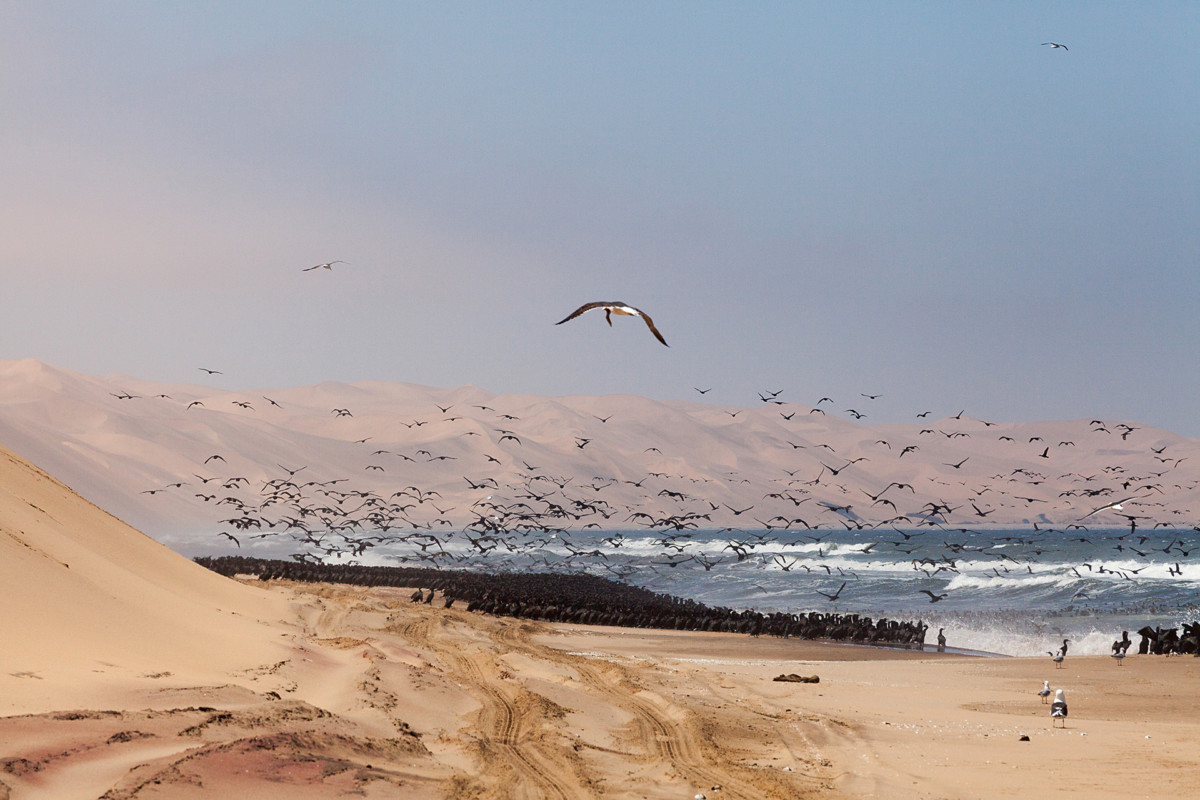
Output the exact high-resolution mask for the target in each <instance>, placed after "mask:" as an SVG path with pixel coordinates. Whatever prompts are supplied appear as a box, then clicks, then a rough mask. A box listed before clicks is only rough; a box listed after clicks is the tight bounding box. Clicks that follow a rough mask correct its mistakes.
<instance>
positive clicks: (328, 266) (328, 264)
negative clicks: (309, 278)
mask: <svg viewBox="0 0 1200 800" xmlns="http://www.w3.org/2000/svg"><path fill="white" fill-rule="evenodd" d="M345 263H346V262H345V261H326V262H325V263H324V264H317V265H316V266H315V267H305V268H304V269H302V270H300V271H301V272H312V271H313V270H314V269H322V268H324V269H328V270H332V269H333V265H334V264H345Z"/></svg>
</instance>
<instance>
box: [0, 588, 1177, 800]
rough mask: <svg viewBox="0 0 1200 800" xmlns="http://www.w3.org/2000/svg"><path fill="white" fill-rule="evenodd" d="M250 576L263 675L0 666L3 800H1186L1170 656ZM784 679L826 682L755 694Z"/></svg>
mask: <svg viewBox="0 0 1200 800" xmlns="http://www.w3.org/2000/svg"><path fill="white" fill-rule="evenodd" d="M247 583H248V584H249V586H251V587H254V590H255V591H256V592H257V593H259V594H262V595H265V596H266V597H267V599H268V600H269V601H270V603H267V604H264V607H270V608H279V607H283V606H285V605H286V607H287V608H288V609H290V610H289V612H288V613H287V614H286V615H283V617H282V618H271V617H267V616H264V617H263V618H261V619H259V620H258V623H259V624H261V625H262V626H263V634H264V635H267V636H271V637H273V638H275V639H277V640H278V641H279V642H280V643H281V646H282V648H283V649H284V650H286V652H285V653H284V657H282V658H281V659H280V660H278V661H273V662H270V663H263V662H262V661H261V660H260V659H261V656H260V655H257V654H255V653H246V654H245V658H244V663H242V664H241V665H239V666H238V667H237V668H234V669H230V668H229V667H228V666H227V665H225V666H220V667H210V668H208V669H207V671H205V670H203V669H199V668H197V669H189V668H188V665H187V664H186V663H176V664H174V665H169V664H168V662H170V660H171V656H170V654H169V653H164V654H163V655H162V663H158V664H150V663H143V662H137V661H130V663H118V662H117V661H113V662H109V663H108V665H107V666H104V665H100V664H99V663H76V664H71V665H60V666H59V667H58V668H56V669H42V670H32V673H33V674H30V671H29V670H24V669H22V668H21V664H20V663H19V662H20V658H19V656H16V657H14V656H13V655H12V654H8V655H7V656H6V657H5V666H6V669H5V670H4V671H3V673H0V697H4V698H5V709H4V715H5V716H3V717H2V718H0V785H2V786H7V787H8V792H7V796H8V797H9V798H11V799H12V800H21V798H35V797H47V796H64V797H65V796H100V795H101V794H105V793H106V792H108V794H106V795H105V796H106V797H109V798H133V797H135V796H136V797H137V798H142V799H143V800H144V799H145V798H172V800H174V799H175V798H190V797H208V796H212V795H213V794H215V793H219V792H222V791H224V792H227V793H232V794H233V795H234V796H237V795H238V794H241V795H242V796H250V795H253V796H255V797H263V798H267V800H274V798H279V800H285V798H286V800H306V798H333V797H349V796H367V797H383V796H395V793H396V792H397V791H400V792H402V793H403V796H405V797H414V798H426V797H428V798H443V797H460V796H465V797H474V798H481V799H482V798H507V797H520V796H551V797H568V798H595V797H604V798H630V799H631V800H632V798H650V800H660V798H661V800H668V798H680V797H693V796H694V795H696V794H706V795H707V796H708V797H710V798H713V797H720V798H747V800H749V798H770V797H778V798H808V797H813V798H815V797H845V798H852V797H853V798H865V797H880V798H884V797H912V798H918V797H922V798H924V797H928V798H942V797H985V798H992V797H995V798H1000V797H1011V796H1014V795H1015V794H1017V793H1025V794H1032V795H1036V794H1038V793H1039V792H1040V791H1044V790H1045V781H1046V780H1048V779H1050V777H1049V776H1053V779H1054V780H1055V782H1056V784H1057V788H1058V789H1060V790H1061V791H1058V790H1056V796H1079V797H1097V796H1117V795H1120V796H1122V797H1130V796H1134V797H1136V796H1139V795H1138V794H1137V791H1136V789H1134V790H1133V791H1132V792H1131V789H1130V787H1137V786H1145V787H1153V788H1154V792H1155V794H1158V793H1159V792H1161V791H1167V792H1174V793H1176V794H1180V796H1183V794H1186V792H1187V791H1189V790H1190V783H1189V781H1188V779H1187V777H1186V776H1187V775H1189V774H1195V773H1196V771H1197V770H1200V750H1198V749H1197V748H1196V747H1195V743H1196V742H1197V741H1200V721H1197V720H1196V719H1195V715H1194V714H1193V713H1192V712H1191V711H1190V709H1194V708H1195V707H1197V703H1200V670H1198V669H1197V668H1196V662H1195V661H1193V660H1192V659H1188V658H1169V659H1168V658H1155V657H1142V656H1130V657H1129V658H1128V659H1126V663H1125V664H1124V665H1123V666H1118V664H1116V663H1115V662H1113V660H1112V659H1110V658H1107V657H1100V656H1087V657H1074V656H1072V657H1068V659H1067V661H1066V663H1065V664H1064V668H1063V669H1061V670H1055V669H1053V667H1052V665H1051V664H1049V663H1048V661H1046V662H1043V661H1041V660H1038V659H1025V658H987V657H980V656H975V655H965V654H960V653H953V652H947V653H937V652H931V651H928V650H926V651H921V650H916V649H911V650H904V649H898V648H890V647H874V646H861V645H852V644H848V643H828V642H812V641H804V640H796V639H782V638H778V639H776V638H773V637H759V638H752V637H749V636H745V635H741V634H733V633H720V632H687V631H671V630H660V629H628V628H614V627H609V626H588V625H573V624H565V623H546V622H531V621H526V620H520V619H514V618H508V617H495V616H491V615H484V614H478V613H474V612H467V611H465V610H463V609H460V608H457V607H455V608H449V609H446V608H442V607H439V604H436V603H435V604H433V605H425V604H421V603H413V602H411V601H410V599H409V593H410V592H411V589H412V588H414V587H409V588H407V589H399V588H397V589H382V588H362V587H351V586H344V585H335V584H294V583H288V582H273V583H271V584H269V585H266V586H264V585H262V584H261V583H260V582H257V581H254V582H247ZM236 660H237V653H231V654H227V657H226V658H225V659H224V661H225V662H229V663H232V662H234V661H236ZM9 666H11V667H12V668H11V669H8V667H9ZM172 666H173V668H171V667H172ZM788 673H798V674H800V675H805V676H811V675H816V676H817V677H819V683H816V684H807V685H806V684H801V683H793V682H777V681H774V680H773V678H775V677H776V676H778V675H781V674H788ZM1044 679H1050V680H1051V681H1052V685H1059V686H1063V687H1065V688H1066V691H1067V700H1068V703H1069V705H1070V712H1071V713H1070V717H1069V719H1068V721H1067V728H1066V730H1051V728H1050V718H1049V715H1048V711H1047V709H1048V706H1044V705H1042V704H1041V702H1040V700H1039V698H1038V697H1037V695H1036V691H1037V689H1039V688H1041V685H1042V680H1044ZM82 683H86V684H87V686H83V685H82ZM30 687H36V688H37V689H38V691H37V692H29V691H28V689H29V688H30ZM67 687H72V691H71V692H67V693H65V694H58V693H57V691H56V690H57V689H59V688H62V689H64V690H65V689H66V688H67ZM88 687H90V688H88ZM85 690H86V691H85ZM56 697H58V698H61V697H70V698H79V699H80V700H84V699H87V700H89V701H90V702H88V703H85V704H83V705H78V704H69V703H68V704H67V705H68V706H69V707H63V703H62V702H61V701H59V702H56V701H55V700H54V698H56ZM1022 735H1024V736H1028V737H1029V739H1030V741H1021V740H1020V737H1021V736H1022ZM156 781H157V782H156ZM715 786H719V787H721V788H719V789H714V788H713V787H715ZM5 796H6V793H5V792H4V790H3V788H0V797H5Z"/></svg>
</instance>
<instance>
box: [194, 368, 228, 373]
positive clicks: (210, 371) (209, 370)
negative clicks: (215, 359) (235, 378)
mask: <svg viewBox="0 0 1200 800" xmlns="http://www.w3.org/2000/svg"><path fill="white" fill-rule="evenodd" d="M197 369H199V370H200V371H201V372H207V373H208V374H209V375H224V374H225V373H224V372H220V371H219V370H215V369H208V368H207V367H197Z"/></svg>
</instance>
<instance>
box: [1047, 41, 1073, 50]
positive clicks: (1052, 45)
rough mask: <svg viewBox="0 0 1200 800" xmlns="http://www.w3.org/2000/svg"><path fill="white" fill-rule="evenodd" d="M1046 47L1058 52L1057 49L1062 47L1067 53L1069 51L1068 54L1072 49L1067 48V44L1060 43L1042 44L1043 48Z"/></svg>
mask: <svg viewBox="0 0 1200 800" xmlns="http://www.w3.org/2000/svg"><path fill="white" fill-rule="evenodd" d="M1046 45H1050V49H1051V50H1056V49H1058V48H1060V47H1061V48H1062V49H1063V50H1066V51H1068V52H1069V51H1070V50H1071V48H1069V47H1067V46H1066V45H1065V44H1059V43H1058V42H1042V46H1043V47H1045V46H1046Z"/></svg>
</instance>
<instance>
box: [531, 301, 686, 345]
mask: <svg viewBox="0 0 1200 800" xmlns="http://www.w3.org/2000/svg"><path fill="white" fill-rule="evenodd" d="M594 308H603V309H604V319H605V321H607V322H608V324H609V326H611V325H612V315H613V314H616V315H618V316H623V317H641V318H642V321H644V322H645V323H646V327H647V328H649V329H650V332H651V333H652V334H654V338H655V339H658V340H659V341H660V342H662V343H663V344H664V345H667V340H666V339H664V338H663V336H662V334H661V333H659V332H658V328H656V327H654V320H652V319H650V316H649V315H648V314H646V313H645V312H644V311H641V310H639V309H636V308H634V307H633V306H631V305H627V304H625V303H623V302H621V301H620V300H611V301H610V300H598V301H596V302H594V303H584V304H583V305H581V306H580V307H579V308H577V309H575V310H574V311H572V312H571V313H570V314H568V315H567V316H566V318H564V319H561V320H559V321H558V322H556V323H554V324H555V325H562V324H563V323H564V322H570V321H571V320H573V319H575V318H576V317H578V316H579V315H580V314H584V313H586V312H588V311H591V310H592V309H594ZM667 346H668V347H670V345H667Z"/></svg>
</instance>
